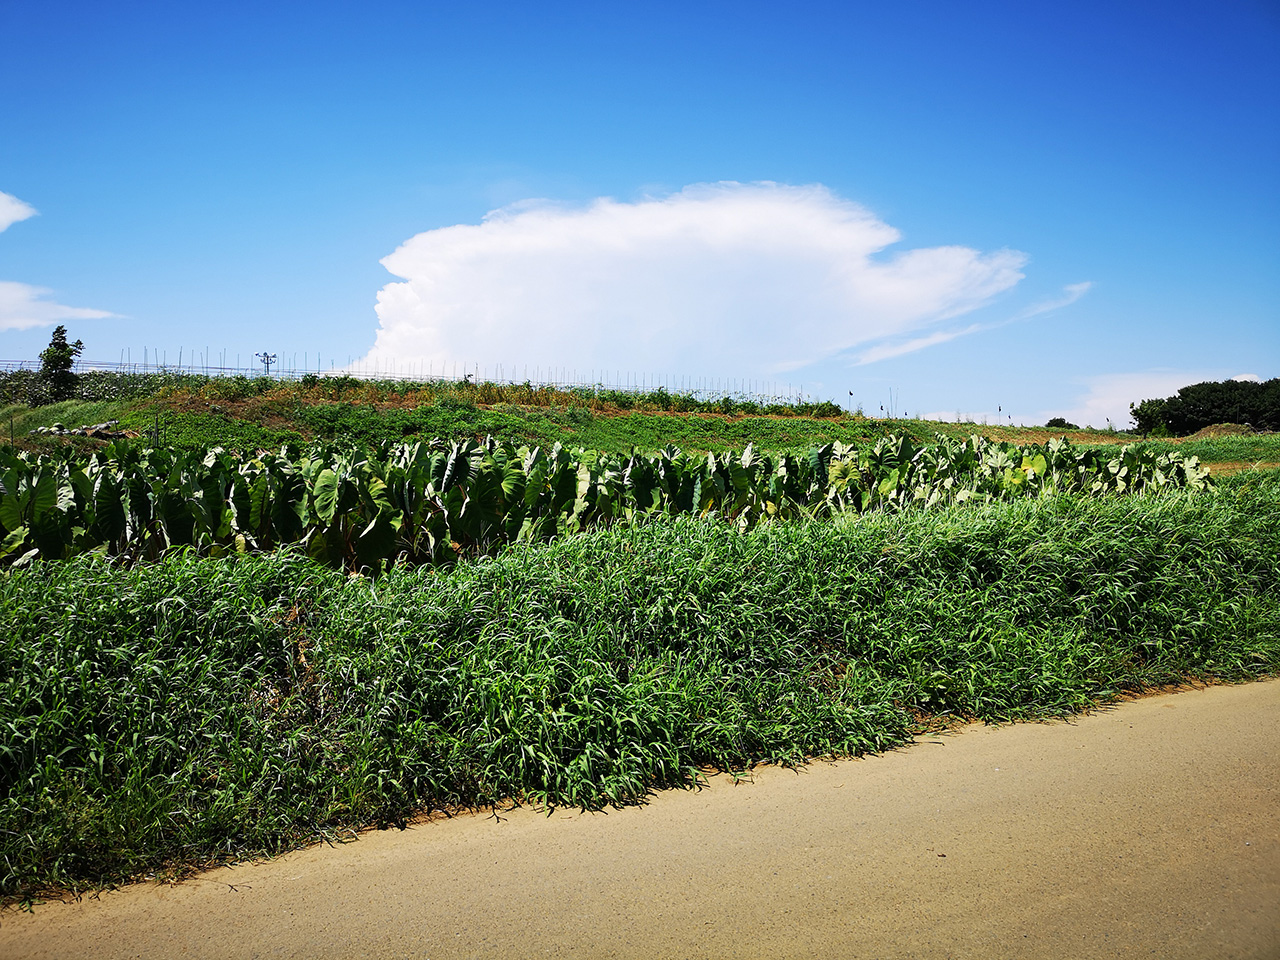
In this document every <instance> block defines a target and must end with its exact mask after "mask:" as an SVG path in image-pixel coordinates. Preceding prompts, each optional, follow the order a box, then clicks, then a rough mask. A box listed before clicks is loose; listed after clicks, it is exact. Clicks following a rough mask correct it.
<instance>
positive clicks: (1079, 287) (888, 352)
mask: <svg viewBox="0 0 1280 960" xmlns="http://www.w3.org/2000/svg"><path fill="white" fill-rule="evenodd" d="M1092 286H1093V282H1092V281H1085V282H1084V283H1072V284H1068V285H1067V286H1065V287H1063V288H1062V291H1063V292H1062V296H1060V297H1055V298H1053V299H1052V300H1042V301H1040V302H1039V303H1034V304H1032V305H1031V306H1029V307H1027V308H1026V309H1025V310H1023V311H1022V312H1020V313H1018V314H1015V315H1014V316H1012V317H1010V318H1009V319H1007V320H1002V321H1000V322H999V323H985V324H984V323H974V324H970V325H969V326H967V327H961V328H958V329H955V330H938V331H935V332H934V333H930V334H925V335H924V336H919V337H912V338H911V339H909V340H897V341H888V342H885V343H879V344H876V345H875V346H873V347H871V348H870V349H867V350H863V351H862V352H861V353H858V354H857V355H856V356H855V357H854V358H853V365H854V366H858V367H861V366H865V365H866V364H868V363H877V362H879V361H881V360H889V359H892V358H893V357H901V356H903V355H905V354H908V353H914V352H915V351H917V350H923V349H925V348H926V347H933V346H937V345H938V344H940V343H946V342H947V341H949V340H955V339H956V338H957V337H963V336H967V335H968V334H971V333H981V332H982V331H985V330H995V329H997V328H998V327H1003V326H1006V325H1008V324H1010V323H1018V322H1019V321H1022V320H1029V319H1031V318H1032V317H1038V316H1040V315H1041V314H1045V313H1049V312H1050V311H1053V310H1060V309H1062V308H1063V307H1067V306H1070V305H1071V304H1073V303H1075V302H1076V301H1077V300H1079V299H1080V298H1081V297H1083V296H1084V295H1085V294H1086V293H1088V292H1089V289H1090V288H1091V287H1092Z"/></svg>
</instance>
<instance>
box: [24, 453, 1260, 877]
mask: <svg viewBox="0 0 1280 960" xmlns="http://www.w3.org/2000/svg"><path fill="white" fill-rule="evenodd" d="M468 464H469V461H468V462H467V464H464V462H463V461H462V460H456V459H455V460H453V461H452V462H450V463H447V464H445V465H444V469H445V471H446V472H448V473H450V474H451V475H452V477H453V481H452V482H453V483H455V484H456V483H458V482H462V481H461V479H460V478H461V477H462V476H463V475H464V473H465V474H466V476H468V477H471V476H472V475H471V473H470V472H469V471H470V466H469V465H468ZM295 466H296V465H295ZM282 470H283V466H282ZM107 476H108V475H107V474H103V475H102V479H101V481H98V480H95V484H98V485H97V486H96V487H95V490H94V494H95V496H96V497H97V498H98V499H100V500H102V501H103V504H104V505H105V506H109V505H110V504H111V503H112V502H114V501H113V495H114V494H113V491H112V490H111V489H107V488H106V487H105V486H103V485H106V484H109V482H111V481H108V480H107V479H106V477H107ZM283 476H284V474H283V473H282V474H281V475H280V476H274V475H273V476H271V477H269V478H268V479H267V480H266V481H265V482H266V484H267V485H268V486H270V485H271V484H273V483H285V482H287V481H285V480H284V479H282V477H283ZM348 480H349V477H348V476H344V475H343V474H342V473H341V472H340V471H337V470H333V469H332V467H325V468H322V469H321V471H320V474H319V475H317V476H316V477H315V483H314V484H313V485H312V486H311V487H310V488H309V490H308V496H309V497H310V498H311V499H310V500H309V501H308V503H309V507H308V509H312V508H314V510H315V511H316V513H317V515H318V516H319V517H320V518H321V519H322V520H323V521H324V522H325V523H334V522H338V520H339V518H341V517H342V515H343V512H344V511H345V510H347V509H348V506H347V501H348V499H349V498H351V497H358V498H363V497H364V496H366V495H367V496H368V497H370V499H371V500H372V501H373V502H374V503H375V504H378V503H381V502H383V501H384V500H390V499H391V498H392V496H393V494H392V493H391V492H390V490H389V489H388V490H383V491H381V492H378V491H375V490H365V491H363V492H362V491H361V490H353V489H352V488H351V486H350V485H349V484H348ZM491 480H492V481H493V482H494V483H495V484H498V483H504V484H505V482H506V478H505V477H504V478H501V479H500V478H498V477H496V476H494V477H491ZM43 482H44V487H43V488H41V491H40V492H38V493H37V494H36V496H37V497H41V498H43V499H45V500H48V499H49V497H50V493H49V490H50V487H49V482H48V481H43ZM259 482H261V481H254V483H253V484H250V485H249V486H248V488H247V489H246V490H245V496H246V499H244V500H242V501H238V505H237V507H236V509H237V511H239V510H241V509H242V508H243V509H244V510H246V511H248V513H249V514H250V515H252V516H253V517H254V518H255V522H256V523H258V524H259V525H261V526H263V527H264V528H265V527H268V526H274V525H276V524H280V525H282V526H284V527H288V526H289V525H290V524H291V523H293V522H294V521H292V520H290V519H288V518H287V517H284V516H282V515H281V514H280V513H279V512H277V511H276V510H275V509H274V508H273V506H272V502H271V500H270V498H269V497H266V496H260V495H259V493H258V490H259V487H258V486H257V483H259ZM308 482H310V481H308ZM40 483H41V482H39V481H38V482H37V487H40ZM451 489H456V486H454V487H451ZM572 492H574V493H576V487H575V491H572ZM566 493H570V491H566ZM507 495H509V496H512V497H517V496H519V490H518V488H517V487H514V486H513V487H511V488H510V489H509V490H508V491H507ZM59 496H60V493H59V490H58V485H57V483H55V484H54V485H53V492H52V497H53V499H54V500H55V501H56V500H57V499H58V498H59ZM131 509H132V508H130V510H126V511H125V512H124V514H123V516H122V515H121V513H120V512H119V511H114V510H108V509H99V510H98V511H97V512H96V514H95V518H94V522H95V524H97V525H98V527H99V528H100V529H101V530H102V532H103V533H104V535H109V534H111V533H112V532H114V531H118V530H120V529H121V524H122V523H123V524H124V525H125V527H127V526H128V524H129V523H131V522H133V521H132V519H131V513H130V511H131ZM162 512H163V513H164V515H163V516H159V517H156V518H155V520H154V522H156V523H160V524H169V523H172V524H176V525H189V526H190V527H191V528H192V529H198V528H199V526H200V524H202V523H203V522H204V521H202V520H199V519H194V518H188V519H186V520H184V519H183V518H182V516H181V513H182V511H181V510H180V509H178V510H168V511H162ZM474 522H475V523H477V524H480V525H483V524H484V523H486V522H487V519H486V518H485V517H476V518H474ZM354 535H356V536H362V535H363V533H362V531H359V530H357V531H354ZM1277 543H1280V483H1275V482H1271V481H1267V480H1264V479H1245V480H1240V479H1238V478H1236V479H1233V480H1232V481H1230V482H1229V483H1227V484H1224V485H1223V487H1221V488H1220V489H1218V490H1217V491H1211V492H1208V493H1191V492H1183V493H1174V494H1172V495H1167V496H1160V497H1153V496H1138V497H1126V498H1123V499H1121V498H1091V497H1087V496H1084V495H1064V496H1056V497H1049V498H1031V499H1020V500H1018V501H1015V502H993V503H989V504H986V505H984V506H979V507H976V508H973V507H970V508H964V509H962V508H959V507H952V508H944V509H938V510H932V511H905V512H898V513H873V514H868V515H866V516H863V517H861V518H855V517H854V516H853V515H852V514H850V515H848V518H847V519H845V520H840V521H837V522H835V523H831V522H826V523H818V522H806V521H801V522H797V523H792V524H766V525H761V526H758V527H756V528H755V529H753V530H750V531H746V532H742V531H738V530H736V529H735V528H733V527H731V526H729V525H727V524H723V523H714V522H710V521H708V520H698V519H696V518H693V517H688V516H683V517H677V518H665V517H656V518H654V519H652V520H649V521H647V522H645V523H640V524H636V525H633V526H614V527H612V528H598V529H596V530H594V531H592V532H590V533H588V534H586V535H583V536H579V537H573V538H566V539H557V540H555V541H553V542H551V543H547V544H536V543H529V544H520V545H517V546H516V547H514V548H513V549H511V550H509V551H507V552H505V553H504V554H503V555H502V556H500V557H498V558H496V559H488V560H484V561H479V562H464V563H461V564H458V565H457V566H456V567H455V568H454V569H453V570H452V571H450V572H449V573H448V574H447V575H443V574H441V573H440V572H438V571H435V570H432V569H431V568H426V567H419V568H412V567H408V566H403V567H397V568H396V569H394V570H392V571H391V572H390V573H389V574H388V575H387V576H385V577H383V578H381V579H379V580H378V581H377V582H376V583H371V582H370V581H368V580H365V579H363V578H351V577H347V576H344V575H343V574H341V573H340V572H338V571H334V570H330V569H327V568H325V567H323V566H320V565H317V564H315V563H313V562H311V561H309V560H308V559H307V558H306V557H304V556H302V555H301V553H300V552H299V551H297V550H293V551H281V552H277V553H273V554H269V555H260V556H245V557H240V558H238V559H232V560H220V561H219V560H212V559H209V558H198V557H195V556H193V555H192V554H191V553H176V554H173V555H170V556H167V557H166V558H164V559H162V560H161V561H159V562H157V563H154V564H147V565H140V566H136V567H133V568H122V567H120V566H119V565H117V564H113V563H110V562H108V561H106V560H105V559H103V558H101V557H98V556H92V555H90V556H82V557H79V558H77V559H75V560H73V561H71V562H68V563H59V564H38V565H36V566H34V567H33V568H31V569H29V570H17V571H12V572H10V573H8V574H7V575H6V576H3V577H0V729H3V730H4V732H5V733H4V736H3V738H0V757H2V759H0V825H2V826H3V830H0V895H2V896H7V897H24V896H25V897H31V896H35V895H38V894H39V893H40V892H41V891H42V890H43V889H46V888H48V887H50V886H64V887H65V886H73V887H74V886H80V885H84V884H94V883H101V882H109V881H119V880H122V879H125V878H127V877H130V876H134V875H137V874H139V873H142V872H147V871H154V870H156V869H159V868H161V867H163V866H165V865H172V864H183V863H210V862H218V861H224V860H227V859H232V858H237V857H241V856H248V855H254V854H261V853H278V852H280V851H282V850H284V849H287V848H289V847H292V846H296V845H298V844H301V843H305V842H308V841H311V840H315V839H318V838H321V837H328V836H333V835H335V834H337V833H339V832H341V831H343V830H347V829H353V828H357V827H360V826H364V825H372V824H384V825H385V824H390V823H400V822H403V821H404V820H405V818H407V817H410V816H412V815H413V814H414V813H415V812H418V811H422V810H429V809H432V808H439V807H449V806H457V805H472V804H487V803H492V802H496V801H499V800H502V799H504V798H509V797H516V798H524V799H529V800H533V801H538V802H545V803H549V804H572V805H582V806H587V807H595V806H599V805H604V804H610V803H625V802H629V801H633V800H637V799H640V798H642V797H643V796H644V795H645V793H646V791H648V790H649V789H651V788H652V787H655V786H661V785H669V784H671V785H674V784H691V783H693V782H694V781H695V779H696V777H697V775H698V770H699V769H700V768H702V767H704V766H708V765H710V766H714V767H719V768H726V769H735V770H736V769H742V768H744V767H746V766H749V765H750V764H752V763H755V762H759V761H766V760H767V761H774V762H782V763H798V762H801V761H803V759H804V758H806V757H809V756H823V755H848V754H857V753H862V752H865V751H874V750H882V749H885V748H887V747H890V746H893V745H896V744H901V743H904V742H906V741H907V740H908V739H909V738H910V736H911V734H912V732H913V731H914V730H916V729H918V728H919V723H920V721H919V719H918V718H919V716H920V714H921V713H924V714H932V715H944V716H945V715H952V716H960V717H977V718H981V719H984V720H992V721H995V720H1006V719H1013V718H1030V717H1042V716H1056V715H1060V714H1063V713H1067V712H1070V711H1073V710H1078V709H1081V708H1083V707H1086V706H1088V705H1090V704H1093V703H1095V702H1097V701H1099V700H1105V699H1107V698H1109V697H1112V696H1114V695H1115V694H1116V693H1117V692H1119V691H1121V690H1125V689H1133V688H1142V687H1145V686H1149V685H1153V684H1160V683H1165V682H1169V681H1173V680H1178V679H1183V678H1186V677H1198V678H1222V679H1244V678H1248V677H1255V676H1259V675H1263V674H1267V673H1272V674H1274V673H1275V672H1276V671H1277V670H1278V669H1280V582H1278V580H1280V577H1278V573H1277V571H1278V570H1280V568H1278V567H1277V564H1276V544H1277Z"/></svg>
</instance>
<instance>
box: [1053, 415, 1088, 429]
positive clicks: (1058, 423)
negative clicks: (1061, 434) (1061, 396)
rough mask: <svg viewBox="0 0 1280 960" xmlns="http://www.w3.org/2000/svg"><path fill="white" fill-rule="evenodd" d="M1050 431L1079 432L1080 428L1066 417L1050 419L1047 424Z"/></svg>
mask: <svg viewBox="0 0 1280 960" xmlns="http://www.w3.org/2000/svg"><path fill="white" fill-rule="evenodd" d="M1045 426H1046V427H1048V428H1049V429H1050V430H1079V429H1080V428H1079V427H1078V426H1076V425H1075V424H1074V423H1072V422H1071V421H1070V420H1068V419H1067V418H1066V417H1050V418H1049V420H1048V421H1047V422H1046V423H1045Z"/></svg>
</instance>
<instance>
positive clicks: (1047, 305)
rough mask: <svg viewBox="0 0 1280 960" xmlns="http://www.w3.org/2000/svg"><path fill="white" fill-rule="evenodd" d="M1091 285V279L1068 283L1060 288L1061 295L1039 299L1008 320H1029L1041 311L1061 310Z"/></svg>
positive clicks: (1090, 287)
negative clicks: (1049, 298) (1048, 298)
mask: <svg viewBox="0 0 1280 960" xmlns="http://www.w3.org/2000/svg"><path fill="white" fill-rule="evenodd" d="M1092 287H1093V281H1092V280H1086V281H1084V282H1083V283H1069V284H1067V285H1066V286H1065V287H1063V288H1062V296H1060V297H1054V298H1053V299H1051V300H1041V301H1040V302H1039V303H1033V304H1032V305H1031V306H1029V307H1027V309H1025V310H1023V311H1022V312H1021V313H1020V314H1018V315H1017V316H1016V317H1014V318H1013V320H1011V321H1010V322H1011V323H1012V322H1015V321H1018V320H1030V319H1031V318H1032V317H1038V316H1040V315H1041V314H1042V313H1050V312H1051V311H1053V310H1061V309H1062V308H1063V307H1069V306H1071V304H1073V303H1075V302H1076V301H1077V300H1079V299H1080V298H1081V297H1083V296H1084V295H1085V294H1086V293H1088V292H1089V291H1090V289H1092Z"/></svg>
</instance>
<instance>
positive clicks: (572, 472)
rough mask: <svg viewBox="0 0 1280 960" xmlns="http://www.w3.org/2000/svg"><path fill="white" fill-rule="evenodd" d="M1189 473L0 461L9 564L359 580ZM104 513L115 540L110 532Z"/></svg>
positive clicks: (455, 462)
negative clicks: (593, 534) (107, 564)
mask: <svg viewBox="0 0 1280 960" xmlns="http://www.w3.org/2000/svg"><path fill="white" fill-rule="evenodd" d="M1208 482H1209V481H1208V471H1207V470H1206V468H1204V467H1202V466H1201V465H1200V464H1199V462H1198V461H1197V460H1196V458H1195V457H1191V458H1184V457H1183V456H1182V455H1181V454H1179V453H1176V452H1175V453H1156V452H1154V451H1150V450H1142V449H1138V448H1133V447H1123V448H1121V449H1120V450H1119V451H1115V450H1111V451H1105V452H1100V451H1097V450H1087V449H1086V450H1077V449H1075V448H1073V447H1072V446H1071V445H1070V444H1069V443H1067V442H1066V441H1065V440H1051V441H1049V442H1048V443H1047V444H1045V445H1044V446H1043V447H1037V446H1028V447H1018V446H1015V445H1013V444H1009V443H993V442H990V441H987V440H983V439H981V438H979V437H971V438H970V439H969V440H967V441H964V442H957V441H953V440H949V439H947V438H945V437H939V438H938V440H937V442H936V443H934V444H928V445H926V444H918V443H917V442H915V441H914V440H912V439H911V438H910V437H906V436H897V437H885V438H883V439H881V440H880V441H879V442H877V443H876V444H875V445H874V446H873V447H871V448H870V449H859V448H858V447H856V446H847V445H844V444H824V445H822V446H818V447H812V448H810V449H809V450H808V451H807V452H806V453H804V454H802V455H796V454H789V453H782V454H778V455H776V456H775V455H770V454H762V453H759V452H757V451H756V450H755V449H754V447H752V446H748V447H747V448H746V449H745V450H744V451H742V452H741V453H722V454H718V455H717V454H707V455H706V456H705V457H700V456H690V455H687V454H684V453H682V452H681V451H679V450H678V449H675V448H668V449H667V450H665V451H662V452H660V453H658V454H656V455H654V456H645V455H642V454H636V453H632V454H630V455H618V454H607V453H597V452H592V451H587V450H581V449H577V450H569V449H566V448H565V447H563V446H561V445H560V444H555V445H554V446H552V447H551V448H550V449H549V450H548V449H544V448H542V447H528V446H521V447H516V446H514V445H512V444H509V443H503V442H499V441H497V440H494V439H492V438H490V439H488V440H486V441H485V442H483V443H477V442H475V441H472V440H465V441H457V442H452V443H449V442H445V441H440V440H433V441H430V442H427V443H422V442H417V443H411V444H402V445H396V446H392V445H380V446H374V447H370V448H351V447H342V446H338V445H332V444H331V445H323V446H316V447H313V448H312V449H311V450H309V451H308V452H307V453H305V454H303V453H300V452H299V451H298V449H297V448H296V447H290V446H286V447H284V448H282V449H281V450H280V452H279V453H270V452H266V451H258V452H257V453H249V454H237V453H232V452H229V451H227V450H224V449H222V448H221V447H216V448H214V449H212V450H209V451H207V452H205V451H182V450H174V449H167V448H161V449H140V448H138V447H137V446H135V445H133V444H131V443H129V442H127V441H124V440H119V441H115V442H113V443H111V444H109V445H107V446H106V447H105V448H103V449H102V450H99V451H97V452H95V453H93V454H92V455H91V456H89V457H88V458H82V457H80V456H79V455H78V454H76V453H75V452H74V451H72V450H70V449H67V450H62V451H56V452H54V453H52V454H45V455H38V456H32V455H30V454H26V453H23V454H15V453H13V452H12V451H11V450H8V451H6V450H4V449H0V563H2V564H18V565H22V564H26V563H30V562H32V561H33V560H35V559H36V558H37V557H39V558H42V559H45V560H63V559H67V558H69V557H72V556H76V555H78V554H82V553H87V552H96V553H103V554H106V555H107V556H115V557H120V558H122V559H124V560H126V561H137V560H149V559H154V558H156V557H158V556H160V555H161V554H163V553H165V552H166V551H169V550H172V549H174V548H179V547H193V548H195V549H196V550H197V551H199V552H200V553H204V554H209V555H213V556H222V555H226V554H230V553H244V552H257V551H265V550H271V549H275V548H277V547H279V546H283V545H289V544H298V545H300V546H301V548H302V549H303V550H305V551H306V552H307V554H308V555H310V556H311V557H313V558H315V559H317V560H320V561H322V562H324V563H326V564H329V565H332V566H345V567H347V568H349V569H352V570H361V569H373V570H375V571H377V570H381V569H383V568H385V567H386V566H388V565H390V564H392V563H395V562H408V563H428V564H441V563H449V562H452V561H453V560H454V559H456V558H457V557H458V555H459V554H487V553H492V552H494V551H496V550H497V549H499V548H501V547H502V546H504V545H507V544H510V543H514V542H519V541H525V540H550V539H552V538H555V537H560V536H565V535H568V534H575V533H580V532H582V531H584V530H586V529H589V528H591V527H595V526H609V525H613V524H619V523H621V524H632V523H637V522H641V521H643V520H645V519H646V518H650V517H653V516H655V515H667V516H676V515H682V514H692V515H696V516H715V517H718V518H720V519H722V520H725V521H728V522H731V523H733V524H734V525H736V526H738V527H741V528H750V527H752V526H755V525H756V524H758V523H760V522H762V521H772V520H794V519H802V518H811V517H827V516H831V515H833V514H837V513H844V512H857V513H865V512H868V511H874V510H889V511H899V510H908V509H914V508H925V507H937V506H941V505H946V504H952V503H966V502H989V501H992V500H1008V499H1017V498H1020V497H1027V496H1038V495H1041V494H1044V493H1049V492H1057V493H1073V492H1083V493H1087V494H1091V495H1096V494H1110V493H1132V492H1137V491H1140V490H1144V489H1149V488H1155V489H1162V488H1175V487H1184V486H1185V487H1191V488H1194V489H1202V488H1204V487H1205V486H1207V485H1208ZM104 505H109V507H110V511H111V515H112V516H117V515H119V516H123V517H124V522H123V524H122V525H117V524H114V523H111V524H104V522H103V520H102V515H103V509H104Z"/></svg>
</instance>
